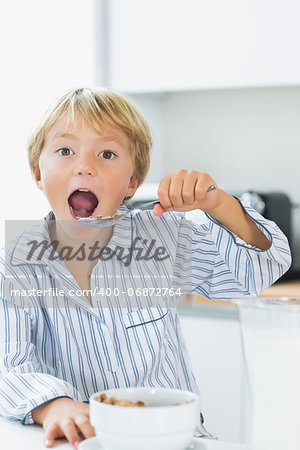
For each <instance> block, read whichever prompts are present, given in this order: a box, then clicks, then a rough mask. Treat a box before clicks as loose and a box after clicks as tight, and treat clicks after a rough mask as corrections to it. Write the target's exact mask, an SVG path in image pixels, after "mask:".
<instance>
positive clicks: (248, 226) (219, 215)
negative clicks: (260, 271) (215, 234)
mask: <svg viewBox="0 0 300 450" xmlns="http://www.w3.org/2000/svg"><path fill="white" fill-rule="evenodd" d="M219 191H220V192H219V196H220V205H219V206H217V207H215V208H212V209H211V210H209V209H208V210H207V211H206V213H207V214H209V215H210V216H211V217H213V218H214V219H216V220H217V221H218V222H219V223H220V224H221V225H223V226H224V227H226V228H227V229H228V230H230V231H231V232H232V233H234V234H236V235H237V236H239V237H240V238H241V239H242V240H243V241H245V242H246V243H247V244H250V245H253V246H254V247H256V248H259V249H260V250H266V249H267V248H269V247H270V245H271V242H270V241H269V239H268V238H267V237H266V236H265V235H264V234H263V233H262V231H261V230H260V229H259V228H258V226H257V225H256V223H255V222H254V221H253V220H252V219H251V218H250V216H249V215H248V214H246V212H245V211H244V209H243V208H242V207H241V205H240V203H239V202H238V200H237V199H235V198H234V197H232V196H231V195H229V194H228V193H227V192H225V191H222V190H221V189H220V190H219Z"/></svg>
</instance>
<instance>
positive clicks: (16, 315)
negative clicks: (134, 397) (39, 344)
mask: <svg viewBox="0 0 300 450" xmlns="http://www.w3.org/2000/svg"><path fill="white" fill-rule="evenodd" d="M0 277H1V273H0ZM3 279H4V277H3V276H2V283H1V278H0V285H1V286H2V287H3V283H4V282H3ZM1 291H2V292H4V289H0V292H1ZM0 323H1V327H0V415H1V416H3V417H7V418H9V419H19V420H21V422H22V424H24V425H25V424H33V423H34V422H35V423H38V424H41V425H43V427H44V429H45V441H48V442H47V443H46V445H47V446H52V444H53V440H54V439H55V438H59V437H63V436H66V437H67V439H69V441H70V443H72V444H73V445H75V442H76V441H77V442H79V441H80V440H81V439H80V437H79V435H78V430H80V431H81V432H82V433H83V434H84V435H85V436H86V437H91V436H94V431H93V428H92V427H91V425H90V424H89V406H88V405H86V404H83V403H82V402H81V401H80V394H79V393H78V392H77V391H76V390H75V389H74V388H73V386H71V385H70V384H69V383H67V382H66V381H65V380H61V379H58V378H55V377H54V376H52V375H50V374H47V373H43V372H42V370H41V367H40V364H39V362H38V360H37V358H36V357H35V347H34V344H33V343H32V338H31V330H32V319H31V317H30V315H29V314H28V313H27V312H25V311H24V310H23V309H22V308H20V307H18V306H16V305H13V304H12V303H8V302H6V301H5V300H4V299H3V298H1V296H0ZM78 400H79V401H78Z"/></svg>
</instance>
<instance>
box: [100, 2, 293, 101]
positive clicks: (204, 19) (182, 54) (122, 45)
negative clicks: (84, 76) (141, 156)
mask: <svg viewBox="0 0 300 450" xmlns="http://www.w3.org/2000/svg"><path fill="white" fill-rule="evenodd" d="M299 16H300V3H299V2H298V0H275V1H274V0H243V1H241V0H229V1H226V2H224V1H223V0H210V1H205V0H163V1H161V0H151V1H150V0H110V1H109V2H108V24H109V26H108V32H109V34H108V37H107V41H108V55H109V60H108V61H107V64H108V80H109V85H110V87H111V88H113V89H116V90H119V91H123V92H130V93H136V92H154V91H174V90H175V91H176V90H194V89H211V88H227V87H250V86H278V85H282V86H284V85H291V84H299V83H300V60H299V58H298V57H297V55H298V54H299V45H300V44H299V43H300V28H299V25H298V21H299V20H298V19H299Z"/></svg>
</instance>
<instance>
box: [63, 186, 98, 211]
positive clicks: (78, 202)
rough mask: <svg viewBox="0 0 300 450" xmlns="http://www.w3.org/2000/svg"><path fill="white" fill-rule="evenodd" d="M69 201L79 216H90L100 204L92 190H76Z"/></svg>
mask: <svg viewBox="0 0 300 450" xmlns="http://www.w3.org/2000/svg"><path fill="white" fill-rule="evenodd" d="M68 201H69V205H70V206H71V207H72V209H73V211H74V213H75V215H76V216H79V217H88V216H90V215H91V214H92V213H93V211H94V209H95V208H96V206H97V205H98V200H97V198H96V196H95V195H94V194H93V193H92V192H83V191H75V192H73V194H72V195H71V196H70V197H69V200H68Z"/></svg>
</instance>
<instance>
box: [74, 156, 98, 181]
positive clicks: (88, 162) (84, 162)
mask: <svg viewBox="0 0 300 450" xmlns="http://www.w3.org/2000/svg"><path fill="white" fill-rule="evenodd" d="M74 172H75V175H92V176H95V175H96V166H95V162H94V159H93V156H92V155H88V154H82V155H79V156H78V158H77V161H76V164H75V167H74Z"/></svg>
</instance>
